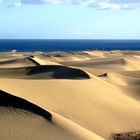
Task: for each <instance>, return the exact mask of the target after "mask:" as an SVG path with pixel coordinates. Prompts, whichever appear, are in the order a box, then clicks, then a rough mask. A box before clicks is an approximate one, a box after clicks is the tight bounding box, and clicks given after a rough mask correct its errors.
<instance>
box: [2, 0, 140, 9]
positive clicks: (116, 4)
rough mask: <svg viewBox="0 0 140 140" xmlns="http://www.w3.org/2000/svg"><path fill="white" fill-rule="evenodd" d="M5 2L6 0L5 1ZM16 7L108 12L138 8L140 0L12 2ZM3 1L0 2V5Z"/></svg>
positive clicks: (20, 0) (39, 0) (18, 0)
mask: <svg viewBox="0 0 140 140" xmlns="http://www.w3.org/2000/svg"><path fill="white" fill-rule="evenodd" d="M5 1H6V0H5ZM11 1H12V0H11ZM13 1H14V5H15V6H16V7H20V6H21V5H23V4H24V5H29V4H32V5H41V4H42V5H43V4H72V5H74V4H75V5H85V6H88V7H90V8H96V9H102V10H108V9H114V10H121V9H136V8H140V0H13ZM2 2H3V0H0V3H2Z"/></svg>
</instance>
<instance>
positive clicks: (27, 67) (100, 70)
mask: <svg viewBox="0 0 140 140" xmlns="http://www.w3.org/2000/svg"><path fill="white" fill-rule="evenodd" d="M139 93H140V52H139V51H133V52H131V51H119V50H118V51H110V52H109V51H108V52H107V51H85V52H32V53H31V52H12V53H11V52H5V53H0V100H1V101H0V114H1V115H0V126H1V127H0V139H2V140H11V139H14V140H19V139H21V140H22V139H23V140H24V139H27V140H110V139H112V140H116V139H119V140H133V139H140V138H139V135H140V119H139V118H140V96H139Z"/></svg>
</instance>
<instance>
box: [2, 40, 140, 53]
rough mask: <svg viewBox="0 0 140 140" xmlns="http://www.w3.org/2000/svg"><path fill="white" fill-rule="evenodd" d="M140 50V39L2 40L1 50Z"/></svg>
mask: <svg viewBox="0 0 140 140" xmlns="http://www.w3.org/2000/svg"><path fill="white" fill-rule="evenodd" d="M12 50H17V51H22V52H23V51H25V52H27V51H85V50H106V51H111V50H133V51H135V50H140V40H19V39H18V40H6V39H4V40H2V39H1V40H0V51H1V52H4V51H12Z"/></svg>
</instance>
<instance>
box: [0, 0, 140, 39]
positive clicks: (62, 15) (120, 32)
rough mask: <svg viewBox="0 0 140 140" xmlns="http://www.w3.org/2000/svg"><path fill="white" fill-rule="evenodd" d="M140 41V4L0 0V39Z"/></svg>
mask: <svg viewBox="0 0 140 140" xmlns="http://www.w3.org/2000/svg"><path fill="white" fill-rule="evenodd" d="M3 38H24V39H25V38H28V39H30V38H31V39H33V38H39V39H41V38H43V39H140V0H0V39H3Z"/></svg>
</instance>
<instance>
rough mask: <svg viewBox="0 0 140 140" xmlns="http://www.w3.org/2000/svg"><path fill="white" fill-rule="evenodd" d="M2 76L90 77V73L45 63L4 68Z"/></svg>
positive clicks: (25, 77) (43, 77)
mask: <svg viewBox="0 0 140 140" xmlns="http://www.w3.org/2000/svg"><path fill="white" fill-rule="evenodd" d="M0 78H13V79H89V78H90V77H89V75H88V74H87V73H86V72H84V71H82V70H80V69H75V68H70V67H65V66H60V65H43V66H33V67H22V68H2V69H0Z"/></svg>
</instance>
